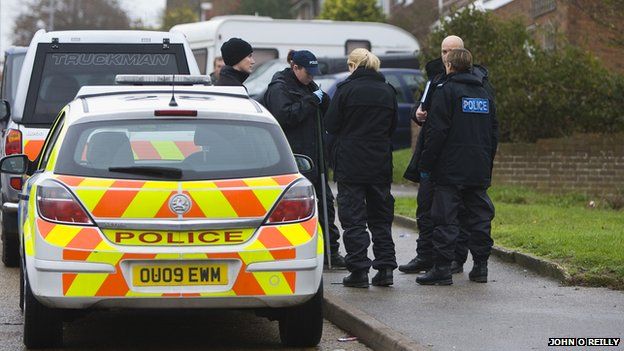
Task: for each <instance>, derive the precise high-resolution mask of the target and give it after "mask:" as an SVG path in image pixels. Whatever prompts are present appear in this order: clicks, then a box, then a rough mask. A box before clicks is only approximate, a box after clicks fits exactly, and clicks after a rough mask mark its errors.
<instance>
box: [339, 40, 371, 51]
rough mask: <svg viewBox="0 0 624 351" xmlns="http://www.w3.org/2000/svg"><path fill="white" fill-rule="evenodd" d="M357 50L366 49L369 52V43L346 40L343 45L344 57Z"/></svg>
mask: <svg viewBox="0 0 624 351" xmlns="http://www.w3.org/2000/svg"><path fill="white" fill-rule="evenodd" d="M358 48H363V49H366V50H368V51H370V50H371V42H370V41H368V40H352V39H349V40H347V42H346V43H345V55H349V54H350V53H351V51H353V50H355V49H358Z"/></svg>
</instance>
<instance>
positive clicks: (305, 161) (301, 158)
mask: <svg viewBox="0 0 624 351" xmlns="http://www.w3.org/2000/svg"><path fill="white" fill-rule="evenodd" d="M295 162H297V168H298V169H299V173H306V172H310V171H311V170H312V169H313V168H314V162H312V159H311V158H309V157H308V156H305V155H297V154H296V155H295Z"/></svg>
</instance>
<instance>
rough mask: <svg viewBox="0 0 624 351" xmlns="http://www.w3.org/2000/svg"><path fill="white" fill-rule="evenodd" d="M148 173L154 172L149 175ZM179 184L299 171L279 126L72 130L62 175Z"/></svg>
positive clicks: (188, 124) (136, 125) (189, 124)
mask: <svg viewBox="0 0 624 351" xmlns="http://www.w3.org/2000/svg"><path fill="white" fill-rule="evenodd" d="M146 169H151V170H154V171H152V172H145V170H146ZM172 169H173V171H175V172H176V173H178V174H179V176H178V177H176V178H178V179H180V180H206V179H224V178H246V177H259V176H267V175H278V174H291V173H296V172H297V167H296V165H295V163H294V161H293V158H292V156H291V154H290V148H289V146H288V142H287V141H286V139H285V138H284V137H283V134H282V131H281V128H280V127H279V126H278V125H273V124H267V123H261V122H252V121H230V120H201V119H200V120H169V119H158V120H155V119H154V118H153V117H151V116H150V118H149V119H148V118H145V119H140V120H128V121H119V120H117V121H100V122H88V123H80V124H75V125H73V126H71V127H69V129H68V131H67V136H66V137H65V139H64V140H63V144H62V145H61V149H60V153H59V156H58V162H57V163H56V167H55V172H56V173H58V174H66V175H76V176H87V177H89V176H91V177H106V178H122V179H162V176H164V175H161V176H160V177H159V176H158V174H156V173H157V171H158V170H163V172H165V173H166V171H167V170H169V171H171V170H172Z"/></svg>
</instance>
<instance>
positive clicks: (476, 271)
mask: <svg viewBox="0 0 624 351" xmlns="http://www.w3.org/2000/svg"><path fill="white" fill-rule="evenodd" d="M487 276H488V268H487V261H475V262H474V265H473V266H472V270H471V271H470V273H468V279H470V280H472V281H473V282H477V283H487Z"/></svg>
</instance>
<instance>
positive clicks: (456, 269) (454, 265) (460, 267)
mask: <svg viewBox="0 0 624 351" xmlns="http://www.w3.org/2000/svg"><path fill="white" fill-rule="evenodd" d="M462 272H464V264H463V263H459V262H457V261H453V262H451V274H457V273H462Z"/></svg>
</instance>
